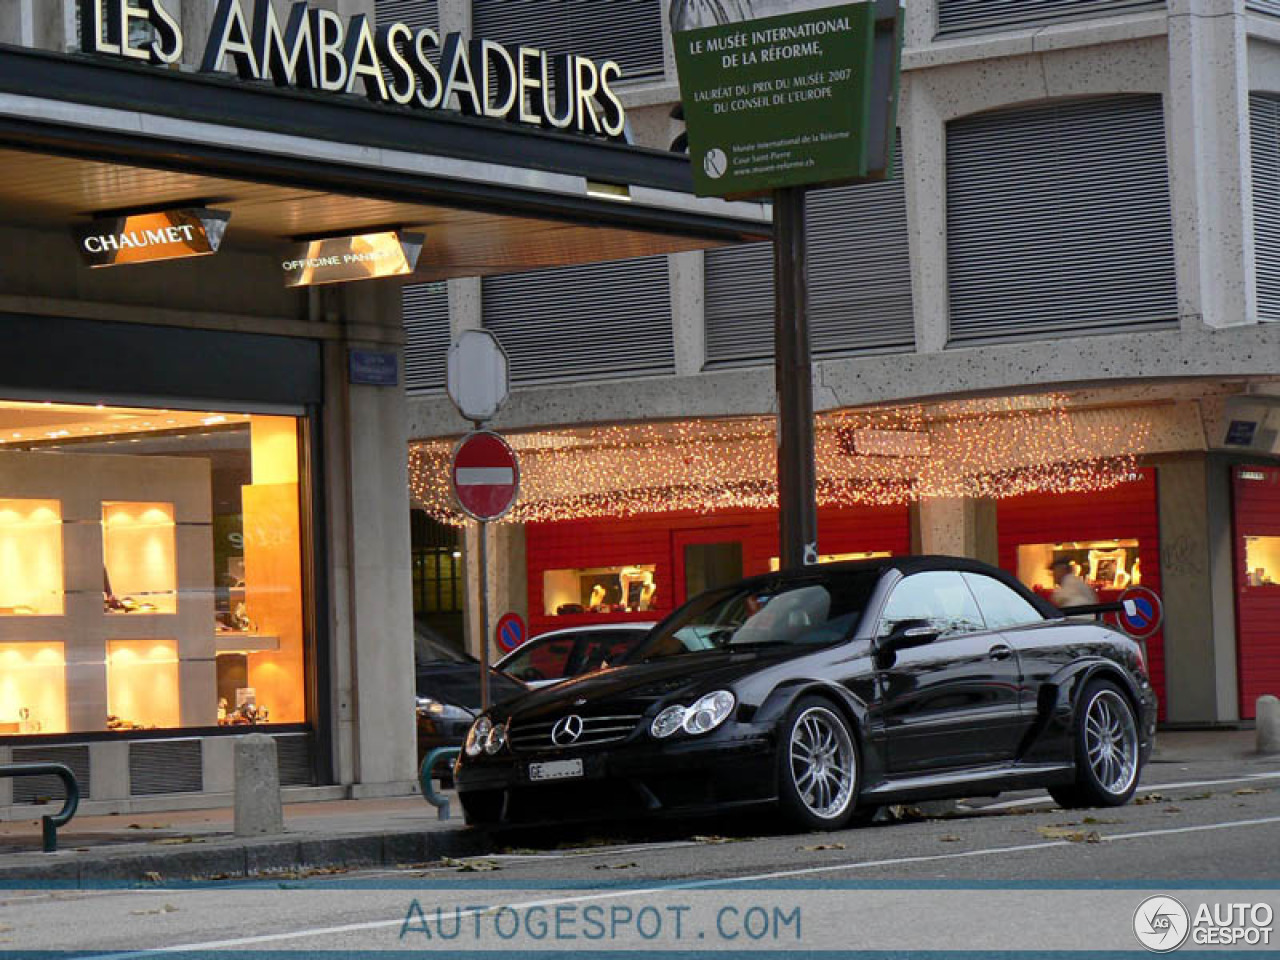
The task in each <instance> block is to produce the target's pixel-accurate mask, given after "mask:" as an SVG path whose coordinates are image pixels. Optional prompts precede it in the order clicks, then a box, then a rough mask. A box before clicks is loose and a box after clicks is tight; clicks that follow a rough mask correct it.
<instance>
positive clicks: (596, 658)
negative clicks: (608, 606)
mask: <svg viewBox="0 0 1280 960" xmlns="http://www.w3.org/2000/svg"><path fill="white" fill-rule="evenodd" d="M635 640H636V635H635V634H632V633H630V632H623V631H621V630H611V631H605V630H602V631H600V632H599V633H592V634H589V635H588V636H587V637H585V638H584V643H583V646H584V651H583V657H582V662H581V663H580V664H578V665H577V669H576V670H575V671H574V674H573V675H574V676H577V675H578V674H580V673H591V672H593V671H595V670H599V669H601V668H602V667H605V666H607V665H609V664H612V663H616V662H617V661H618V660H619V659H620V658H621V657H622V655H623V654H624V653H626V652H627V650H628V648H630V646H631V645H632V644H633V643H635Z"/></svg>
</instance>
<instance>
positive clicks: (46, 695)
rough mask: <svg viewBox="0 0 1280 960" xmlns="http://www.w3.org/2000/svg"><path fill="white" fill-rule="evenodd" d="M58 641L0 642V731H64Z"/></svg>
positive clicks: (64, 706)
mask: <svg viewBox="0 0 1280 960" xmlns="http://www.w3.org/2000/svg"><path fill="white" fill-rule="evenodd" d="M66 666H67V664H66V655H65V648H64V647H63V645H62V644H61V643H47V642H46V643H0V734H3V733H16V734H34V733H66V730H67V695H66Z"/></svg>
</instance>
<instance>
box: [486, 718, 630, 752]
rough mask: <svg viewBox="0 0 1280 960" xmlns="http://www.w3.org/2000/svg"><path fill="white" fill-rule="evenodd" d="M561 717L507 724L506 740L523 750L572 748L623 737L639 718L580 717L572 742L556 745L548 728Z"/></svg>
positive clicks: (515, 748) (608, 741)
mask: <svg viewBox="0 0 1280 960" xmlns="http://www.w3.org/2000/svg"><path fill="white" fill-rule="evenodd" d="M561 719H563V718H561V717H557V718H556V719H555V720H548V721H547V722H545V723H529V724H522V725H520V726H519V727H517V726H516V725H515V724H512V725H511V729H510V732H509V733H508V736H507V739H508V741H509V742H510V743H511V748H512V749H513V750H515V751H517V752H519V751H523V750H572V749H574V748H576V747H594V746H598V745H599V744H602V743H616V742H617V741H619V740H625V739H626V738H627V736H628V735H629V734H630V733H631V731H632V730H634V729H635V728H636V724H638V723H639V722H640V720H641V716H640V714H638V713H636V714H629V715H626V716H618V717H583V718H582V733H581V735H579V737H578V739H577V740H575V741H574V742H573V743H567V744H558V743H554V742H553V741H552V740H551V731H552V729H554V727H555V725H556V724H557V723H559V722H560V720H561Z"/></svg>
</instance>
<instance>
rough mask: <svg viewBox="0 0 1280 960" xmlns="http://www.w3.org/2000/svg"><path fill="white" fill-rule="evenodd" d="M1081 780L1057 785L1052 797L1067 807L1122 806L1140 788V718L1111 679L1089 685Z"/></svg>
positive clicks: (1079, 736) (1079, 725) (1079, 758)
mask: <svg viewBox="0 0 1280 960" xmlns="http://www.w3.org/2000/svg"><path fill="white" fill-rule="evenodd" d="M1074 727H1075V729H1074V731H1073V737H1074V741H1075V757H1076V779H1075V782H1074V783H1072V784H1068V785H1064V786H1061V787H1051V788H1050V789H1049V794H1050V796H1052V797H1053V799H1054V800H1056V801H1057V802H1058V804H1059V806H1062V807H1067V808H1071V807H1120V806H1123V805H1124V804H1126V803H1128V802H1129V798H1130V797H1132V796H1133V792H1134V790H1136V789H1137V788H1138V774H1139V773H1140V772H1141V769H1140V768H1141V762H1140V760H1139V756H1140V754H1139V750H1140V745H1139V737H1138V719H1137V716H1136V715H1135V714H1134V711H1133V704H1131V703H1130V702H1129V698H1128V697H1126V696H1125V694H1124V692H1123V691H1122V690H1121V689H1120V688H1119V687H1118V686H1116V685H1115V684H1114V683H1112V682H1111V681H1110V680H1094V681H1092V682H1090V683H1089V685H1088V686H1086V687H1085V689H1084V692H1083V693H1082V694H1081V695H1080V701H1079V704H1078V706H1077V708H1076V716H1075V721H1074Z"/></svg>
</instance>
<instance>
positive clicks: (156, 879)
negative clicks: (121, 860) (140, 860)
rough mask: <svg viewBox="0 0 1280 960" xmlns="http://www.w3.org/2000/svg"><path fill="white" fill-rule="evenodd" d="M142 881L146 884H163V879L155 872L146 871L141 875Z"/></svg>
mask: <svg viewBox="0 0 1280 960" xmlns="http://www.w3.org/2000/svg"><path fill="white" fill-rule="evenodd" d="M142 879H143V880H145V881H146V882H147V883H164V877H162V876H160V874H159V873H157V872H156V871H155V870H148V871H147V872H146V873H144V874H143V875H142Z"/></svg>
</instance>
